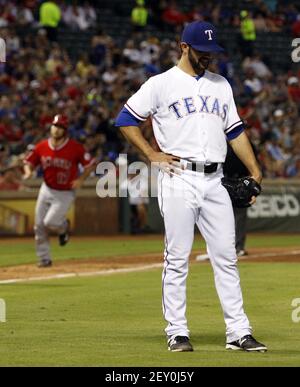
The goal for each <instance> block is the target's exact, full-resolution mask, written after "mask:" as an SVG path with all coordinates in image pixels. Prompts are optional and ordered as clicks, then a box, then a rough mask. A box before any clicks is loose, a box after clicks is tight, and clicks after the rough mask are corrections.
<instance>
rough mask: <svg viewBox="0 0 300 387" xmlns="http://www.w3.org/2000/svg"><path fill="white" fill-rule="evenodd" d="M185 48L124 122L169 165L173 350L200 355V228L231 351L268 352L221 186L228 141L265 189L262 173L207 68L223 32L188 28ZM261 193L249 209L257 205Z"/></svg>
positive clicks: (221, 84)
mask: <svg viewBox="0 0 300 387" xmlns="http://www.w3.org/2000/svg"><path fill="white" fill-rule="evenodd" d="M180 48H181V53H182V55H181V58H180V60H179V62H178V64H177V65H176V66H174V67H173V68H171V69H170V70H168V71H166V72H164V73H162V74H159V75H157V76H154V77H152V78H150V79H149V80H148V81H146V82H145V83H144V84H143V85H142V87H141V88H140V89H139V90H138V91H137V92H136V93H135V94H134V95H133V96H131V98H129V100H128V101H127V103H126V104H125V106H124V108H123V109H122V111H121V112H120V113H119V116H118V118H117V120H116V126H118V127H121V131H122V133H123V134H124V136H125V137H126V138H127V139H128V141H129V142H131V143H132V144H133V145H135V146H136V147H137V148H138V149H139V150H140V151H141V152H142V153H143V154H144V155H145V156H146V157H147V158H148V159H149V160H150V162H152V163H153V162H155V163H160V164H161V165H162V166H163V167H162V168H161V170H160V173H159V176H158V187H159V193H158V196H159V197H158V200H159V206H160V211H161V214H162V216H163V218H164V223H165V232H166V234H165V257H164V258H165V259H164V270H163V276H162V305H163V314H164V317H165V319H166V321H167V323H168V325H167V328H166V334H167V342H168V349H169V350H170V351H174V352H175V351H176V352H183V351H192V350H193V347H192V345H191V343H190V339H189V338H190V331H189V329H188V325H187V319H186V279H187V275H188V261H189V255H190V252H191V249H192V245H193V240H194V225H195V224H196V225H197V226H198V228H199V230H200V232H201V234H202V235H203V237H204V239H205V241H206V245H207V250H208V254H209V256H210V257H211V263H212V266H213V270H214V276H215V284H216V288H217V292H218V295H219V298H220V302H221V305H222V308H223V312H224V319H225V323H226V348H227V349H232V350H245V351H261V352H264V351H266V350H267V348H266V346H265V345H264V344H261V343H259V342H257V341H256V340H255V339H254V337H253V336H252V328H251V326H250V323H249V320H248V318H247V316H246V314H245V312H244V307H243V298H242V292H241V287H240V278H239V273H238V269H237V256H236V251H235V227H234V216H233V209H232V203H231V199H230V196H229V193H228V191H227V189H226V188H225V186H224V185H223V184H222V180H221V179H222V178H223V172H222V164H223V163H224V161H225V156H226V151H227V146H226V140H227V141H229V142H230V144H231V146H232V148H233V150H234V152H235V153H236V155H237V156H238V157H239V158H240V160H241V161H242V162H243V163H244V164H245V166H246V167H247V169H248V170H249V172H250V175H251V176H250V177H249V178H250V179H251V182H252V181H253V182H254V184H253V185H257V186H259V184H260V182H261V179H262V176H261V171H260V168H259V166H258V164H257V162H256V159H255V157H254V154H253V151H252V148H251V146H250V144H249V140H248V138H247V136H246V134H245V133H244V126H243V122H242V121H241V119H240V117H239V115H238V113H237V109H236V105H235V102H234V98H233V93H232V89H231V87H230V85H229V83H228V82H227V81H226V79H225V78H223V77H222V76H220V75H217V74H214V73H212V72H210V71H208V70H207V69H208V66H209V63H210V61H211V55H212V52H218V51H221V50H222V48H221V47H220V46H219V45H218V44H217V41H216V29H215V27H214V26H213V25H212V24H210V23H207V22H199V21H196V22H193V23H190V24H188V25H187V26H186V27H185V29H184V31H183V34H182V39H181V43H180ZM148 117H151V119H152V125H153V131H154V135H155V138H156V141H157V143H158V145H159V147H160V149H161V152H157V151H155V150H154V149H153V148H152V147H151V146H150V144H149V143H148V142H147V141H146V139H145V138H144V137H143V135H142V132H141V130H140V128H139V125H140V123H141V122H142V121H145V120H146V119H147V118H148ZM251 186H252V184H251ZM256 192H257V191H253V195H251V197H250V200H249V204H253V203H254V202H255V195H256Z"/></svg>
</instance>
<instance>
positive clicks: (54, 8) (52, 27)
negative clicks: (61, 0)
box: [40, 0, 61, 41]
mask: <svg viewBox="0 0 300 387" xmlns="http://www.w3.org/2000/svg"><path fill="white" fill-rule="evenodd" d="M60 21H61V10H60V8H59V6H58V0H53V1H46V2H44V3H43V4H42V5H41V7H40V25H41V26H42V27H44V28H45V29H46V31H47V36H48V38H49V40H51V41H57V27H58V25H59V23H60Z"/></svg>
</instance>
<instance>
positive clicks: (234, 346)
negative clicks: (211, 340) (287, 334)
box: [226, 335, 268, 352]
mask: <svg viewBox="0 0 300 387" xmlns="http://www.w3.org/2000/svg"><path fill="white" fill-rule="evenodd" d="M226 349H231V350H233V351H247V352H267V350H268V348H267V347H266V346H265V345H264V344H262V343H259V342H258V341H256V340H255V338H254V337H253V336H251V335H246V336H244V337H242V338H241V339H239V340H237V341H233V342H232V343H227V344H226Z"/></svg>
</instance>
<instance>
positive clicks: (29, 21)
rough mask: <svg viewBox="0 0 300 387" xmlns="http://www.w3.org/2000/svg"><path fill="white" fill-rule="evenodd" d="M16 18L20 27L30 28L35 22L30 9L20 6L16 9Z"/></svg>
mask: <svg viewBox="0 0 300 387" xmlns="http://www.w3.org/2000/svg"><path fill="white" fill-rule="evenodd" d="M16 18H17V20H18V24H20V25H22V26H30V25H33V24H34V22H35V20H34V17H33V13H32V11H31V9H30V8H28V7H26V6H23V5H20V6H19V8H17V13H16Z"/></svg>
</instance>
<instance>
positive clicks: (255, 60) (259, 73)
mask: <svg viewBox="0 0 300 387" xmlns="http://www.w3.org/2000/svg"><path fill="white" fill-rule="evenodd" d="M242 68H243V70H244V71H247V70H248V69H252V70H253V72H254V75H255V76H256V77H258V78H260V79H263V80H267V79H271V78H272V76H273V74H272V72H271V70H270V69H269V68H268V66H267V65H266V64H265V63H264V62H263V60H262V58H261V55H260V54H259V53H255V54H254V55H253V56H252V57H246V58H245V59H244V61H243V63H242Z"/></svg>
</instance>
